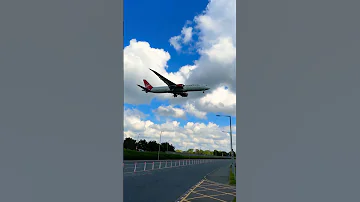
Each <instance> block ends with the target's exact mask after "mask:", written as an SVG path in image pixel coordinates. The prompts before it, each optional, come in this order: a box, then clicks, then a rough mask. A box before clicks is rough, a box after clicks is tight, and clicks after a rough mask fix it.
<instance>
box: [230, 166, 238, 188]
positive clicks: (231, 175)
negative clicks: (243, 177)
mask: <svg viewBox="0 0 360 202" xmlns="http://www.w3.org/2000/svg"><path fill="white" fill-rule="evenodd" d="M229 184H230V185H236V178H235V175H234V173H233V172H232V168H231V166H230V182H229Z"/></svg>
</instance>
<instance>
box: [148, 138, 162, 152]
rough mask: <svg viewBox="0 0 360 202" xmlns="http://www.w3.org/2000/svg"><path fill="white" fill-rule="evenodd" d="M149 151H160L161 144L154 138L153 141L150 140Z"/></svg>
mask: <svg viewBox="0 0 360 202" xmlns="http://www.w3.org/2000/svg"><path fill="white" fill-rule="evenodd" d="M146 150H147V151H158V150H159V144H158V143H157V142H156V141H154V140H152V141H149V142H148V144H147V149H146Z"/></svg>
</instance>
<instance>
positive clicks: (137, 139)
mask: <svg viewBox="0 0 360 202" xmlns="http://www.w3.org/2000/svg"><path fill="white" fill-rule="evenodd" d="M139 136H140V134H138V136H137V138H136V142H137V144H136V151H138V144H139Z"/></svg>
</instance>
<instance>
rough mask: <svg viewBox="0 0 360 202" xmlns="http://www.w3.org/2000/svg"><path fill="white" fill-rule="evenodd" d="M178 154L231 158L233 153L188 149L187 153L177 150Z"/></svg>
mask: <svg viewBox="0 0 360 202" xmlns="http://www.w3.org/2000/svg"><path fill="white" fill-rule="evenodd" d="M176 152H179V153H180V152H181V153H188V154H199V155H213V156H231V152H225V151H218V150H214V151H210V150H201V149H195V150H194V149H188V150H187V151H181V150H176ZM234 156H236V153H235V152H234Z"/></svg>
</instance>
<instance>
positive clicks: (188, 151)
mask: <svg viewBox="0 0 360 202" xmlns="http://www.w3.org/2000/svg"><path fill="white" fill-rule="evenodd" d="M186 152H187V153H190V154H192V153H194V149H188V150H187V151H186Z"/></svg>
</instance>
